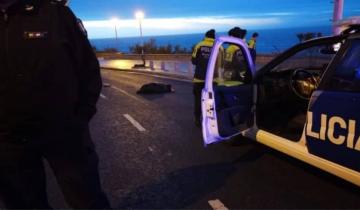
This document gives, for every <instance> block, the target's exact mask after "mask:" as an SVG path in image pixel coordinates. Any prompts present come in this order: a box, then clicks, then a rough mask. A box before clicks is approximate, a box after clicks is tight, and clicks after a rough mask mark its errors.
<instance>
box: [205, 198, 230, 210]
mask: <svg viewBox="0 0 360 210" xmlns="http://www.w3.org/2000/svg"><path fill="white" fill-rule="evenodd" d="M209 205H210V206H211V208H213V209H214V210H229V209H228V208H226V206H225V205H224V204H223V203H222V202H221V201H220V200H219V199H216V200H210V201H209Z"/></svg>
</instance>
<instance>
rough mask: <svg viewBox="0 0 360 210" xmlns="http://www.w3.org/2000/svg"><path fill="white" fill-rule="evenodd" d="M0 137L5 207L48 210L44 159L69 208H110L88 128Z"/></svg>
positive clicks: (0, 183) (0, 194) (0, 184)
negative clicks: (52, 134)
mask: <svg viewBox="0 0 360 210" xmlns="http://www.w3.org/2000/svg"><path fill="white" fill-rule="evenodd" d="M0 138H3V139H0V197H2V199H3V201H4V203H5V206H6V208H9V209H48V208H51V206H50V205H49V202H48V198H47V194H46V177H45V170H44V164H43V159H45V160H46V161H47V162H48V163H49V165H50V167H51V169H52V170H53V172H54V174H55V176H56V179H57V182H58V184H59V186H60V188H61V190H62V192H63V194H64V197H65V199H66V201H67V203H68V204H69V205H70V207H71V208H76V209H106V208H110V205H109V202H108V200H107V197H106V195H105V194H104V192H103V191H102V189H101V184H100V178H99V173H98V156H97V154H96V151H95V148H94V145H93V142H92V140H91V137H90V133H89V129H88V127H86V128H84V129H81V131H80V130H79V129H76V130H71V131H68V132H65V133H64V134H62V135H57V136H55V135H54V136H49V135H47V136H42V137H38V138H30V139H25V138H23V139H22V138H12V137H11V138H10V137H9V138H5V139H4V137H0Z"/></svg>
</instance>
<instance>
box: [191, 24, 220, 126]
mask: <svg viewBox="0 0 360 210" xmlns="http://www.w3.org/2000/svg"><path fill="white" fill-rule="evenodd" d="M214 41H215V30H214V29H211V30H209V31H207V32H206V34H205V38H204V40H202V41H201V42H199V43H198V44H197V45H196V46H195V48H194V51H193V54H192V59H191V61H192V63H193V64H194V65H195V75H194V80H193V94H194V106H195V109H194V117H195V125H196V126H200V125H201V92H202V89H203V88H204V86H205V77H206V70H207V65H208V63H209V59H210V54H211V50H212V47H213V45H214Z"/></svg>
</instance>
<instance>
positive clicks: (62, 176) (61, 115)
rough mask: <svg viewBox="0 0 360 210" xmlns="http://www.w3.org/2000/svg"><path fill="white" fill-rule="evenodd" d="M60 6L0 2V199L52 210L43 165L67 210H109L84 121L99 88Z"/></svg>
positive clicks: (89, 56) (42, 0)
mask: <svg viewBox="0 0 360 210" xmlns="http://www.w3.org/2000/svg"><path fill="white" fill-rule="evenodd" d="M63 3H64V2H63V1H57V0H0V197H2V199H3V201H4V203H5V205H6V207H7V208H15V209H44V208H45V209H47V208H51V206H50V204H49V202H48V198H47V194H46V178H45V170H44V165H43V159H45V160H46V161H47V162H48V163H49V165H50V167H51V169H52V170H53V172H54V174H55V176H56V179H57V182H58V184H59V185H60V188H61V190H62V192H63V194H64V196H65V199H66V201H67V202H68V204H69V205H70V207H72V208H80V209H96V208H109V202H108V200H107V198H106V196H105V194H104V193H103V191H102V189H101V185H100V178H99V173H98V156H97V154H96V151H95V148H94V144H93V142H92V140H91V138H90V133H89V126H88V124H89V121H90V120H91V118H92V117H93V115H94V114H95V112H96V107H95V105H96V102H97V100H98V97H99V94H100V90H101V86H102V82H101V77H100V69H99V64H98V61H97V58H96V56H95V54H94V52H93V51H92V48H91V46H90V44H89V41H88V39H87V37H86V31H85V29H84V28H83V26H82V25H81V23H80V22H79V21H78V20H77V18H76V17H75V15H74V14H73V13H72V12H71V10H70V9H69V8H68V7H66V6H64V4H63Z"/></svg>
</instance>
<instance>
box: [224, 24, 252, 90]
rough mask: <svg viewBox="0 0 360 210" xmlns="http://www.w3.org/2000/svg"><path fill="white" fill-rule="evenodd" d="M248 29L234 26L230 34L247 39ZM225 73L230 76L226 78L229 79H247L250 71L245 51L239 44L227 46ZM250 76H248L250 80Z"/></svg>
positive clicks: (242, 80)
mask: <svg viewBox="0 0 360 210" xmlns="http://www.w3.org/2000/svg"><path fill="white" fill-rule="evenodd" d="M246 33H247V31H246V30H245V29H241V28H240V27H234V28H232V29H231V30H230V31H229V32H228V34H229V35H230V36H232V37H235V38H238V39H242V40H244V39H245V36H246ZM225 71H226V72H227V73H225V75H228V78H225V79H226V80H228V81H241V82H244V81H245V76H246V75H248V74H246V73H247V71H248V68H247V63H246V61H245V59H244V55H243V52H242V50H241V48H240V47H239V46H238V45H235V44H230V45H229V46H228V47H227V48H226V53H225ZM249 79H250V78H246V81H248V80H249ZM234 84H238V83H234Z"/></svg>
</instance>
